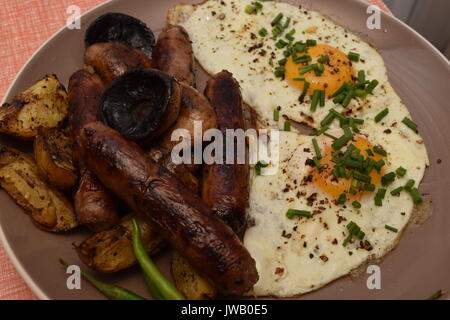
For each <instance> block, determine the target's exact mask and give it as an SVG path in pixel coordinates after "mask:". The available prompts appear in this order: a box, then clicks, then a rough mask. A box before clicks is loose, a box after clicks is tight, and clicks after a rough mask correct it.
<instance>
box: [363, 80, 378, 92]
mask: <svg viewBox="0 0 450 320" xmlns="http://www.w3.org/2000/svg"><path fill="white" fill-rule="evenodd" d="M378 83H379V82H378V80H372V81H370V83H369V84H368V85H367V87H366V92H367V93H370V94H371V93H372V92H373V89H375V88H376V86H378Z"/></svg>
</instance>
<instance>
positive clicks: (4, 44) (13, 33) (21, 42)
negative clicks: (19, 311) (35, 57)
mask: <svg viewBox="0 0 450 320" xmlns="http://www.w3.org/2000/svg"><path fill="white" fill-rule="evenodd" d="M160 1H163V0H160ZM366 1H368V2H370V3H373V4H377V5H379V6H380V7H381V8H382V9H384V10H386V11H387V8H386V7H385V6H384V5H383V4H382V3H381V2H380V1H379V0H366ZM103 2H106V1H105V0H0V7H1V8H2V10H0V21H2V23H1V24H0V65H1V66H2V72H1V73H0V97H1V100H3V98H4V95H5V93H6V91H7V89H8V88H9V86H10V85H11V82H12V81H13V80H14V77H15V76H16V74H17V73H18V72H19V71H20V69H21V68H22V66H23V65H24V64H25V63H26V62H27V61H28V59H29V58H30V57H31V56H32V54H33V52H35V51H36V50H37V49H39V47H40V46H41V45H42V44H43V43H44V42H45V41H46V40H47V39H48V38H49V37H51V36H52V35H53V34H54V33H55V32H57V31H58V30H59V29H61V28H62V27H63V26H64V25H65V24H66V21H67V18H68V14H67V8H68V7H69V6H70V5H77V6H79V7H80V9H81V12H82V13H84V12H86V11H87V10H89V9H91V8H93V7H95V6H97V5H99V4H101V3H103ZM10 299H13V300H29V299H36V298H35V296H34V295H33V293H32V292H31V290H30V289H29V288H28V286H27V285H26V284H25V282H24V281H23V280H22V278H21V277H20V275H19V274H18V273H17V271H16V270H15V268H14V266H13V265H12V263H11V261H10V259H9V258H8V256H7V254H6V252H5V250H4V248H3V246H2V244H1V243H0V300H10Z"/></svg>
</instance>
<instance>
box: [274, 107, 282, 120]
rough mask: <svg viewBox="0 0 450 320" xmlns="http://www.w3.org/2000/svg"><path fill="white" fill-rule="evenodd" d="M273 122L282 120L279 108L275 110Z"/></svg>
mask: <svg viewBox="0 0 450 320" xmlns="http://www.w3.org/2000/svg"><path fill="white" fill-rule="evenodd" d="M273 120H274V121H279V120H280V110H278V109H277V108H276V109H275V110H273Z"/></svg>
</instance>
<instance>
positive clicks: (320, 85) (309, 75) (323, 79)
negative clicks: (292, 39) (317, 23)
mask: <svg viewBox="0 0 450 320" xmlns="http://www.w3.org/2000/svg"><path fill="white" fill-rule="evenodd" d="M302 55H309V56H311V59H312V61H310V62H308V63H299V64H297V63H295V62H294V60H293V59H292V57H289V58H288V60H287V62H286V65H285V68H286V73H285V77H286V80H287V81H288V82H289V83H290V84H291V85H293V86H295V87H297V88H299V89H301V90H303V84H304V82H303V81H298V80H294V79H298V78H305V80H306V81H307V82H309V84H310V86H309V89H308V94H313V93H314V90H325V93H326V95H328V96H329V95H332V94H333V93H334V92H335V91H336V90H337V89H339V88H340V87H341V86H342V84H343V83H345V82H349V81H351V80H352V74H353V72H352V67H351V63H350V60H349V58H348V57H347V56H346V55H345V54H344V53H342V52H341V51H339V50H338V49H336V48H335V47H332V46H329V45H326V44H317V45H316V46H312V47H309V48H308V52H307V53H304V52H302V53H297V56H302ZM323 56H328V58H329V60H328V62H325V63H324V64H323V65H324V72H323V73H322V74H321V75H320V76H317V75H316V74H315V72H314V71H308V72H306V73H304V74H300V70H299V69H301V68H302V67H305V66H306V65H308V64H314V63H317V59H319V58H320V57H323Z"/></svg>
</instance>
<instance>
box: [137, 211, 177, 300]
mask: <svg viewBox="0 0 450 320" xmlns="http://www.w3.org/2000/svg"><path fill="white" fill-rule="evenodd" d="M131 221H132V223H133V236H132V238H133V249H134V255H135V256H136V259H137V261H138V262H139V264H140V266H141V268H142V270H143V272H144V274H145V275H146V276H147V277H148V279H147V280H149V281H150V282H151V283H153V284H154V287H155V288H156V289H157V292H158V293H160V294H161V296H162V297H163V298H164V299H165V300H184V299H185V298H184V296H183V295H182V294H181V292H180V291H178V289H177V288H175V286H174V285H173V283H172V282H170V281H169V280H168V279H167V278H166V277H165V276H164V275H163V274H162V273H161V271H160V270H159V269H158V267H156V265H155V264H154V263H153V261H152V260H151V259H150V257H149V256H148V254H147V251H146V250H145V248H144V244H143V243H142V239H141V230H140V229H139V225H138V223H137V221H136V219H134V218H133V219H132V220H131ZM156 295H157V294H156Z"/></svg>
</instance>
